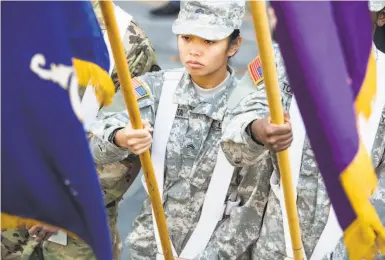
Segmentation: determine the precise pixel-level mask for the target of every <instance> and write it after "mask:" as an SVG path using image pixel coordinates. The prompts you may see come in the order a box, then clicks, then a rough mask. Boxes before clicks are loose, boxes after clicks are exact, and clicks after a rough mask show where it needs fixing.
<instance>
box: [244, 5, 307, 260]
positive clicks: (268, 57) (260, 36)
mask: <svg viewBox="0 0 385 260" xmlns="http://www.w3.org/2000/svg"><path fill="white" fill-rule="evenodd" d="M250 9H251V13H252V16H253V22H254V29H255V34H256V37H257V43H258V49H259V52H260V57H261V61H262V70H263V75H264V78H265V86H266V94H267V100H268V103H269V109H270V116H271V121H272V123H273V124H283V123H284V117H283V109H282V104H281V97H280V90H279V87H278V77H277V71H276V67H275V60H274V55H273V45H272V40H271V34H270V28H269V24H268V18H267V12H266V4H265V1H255V0H252V1H250ZM278 165H279V170H280V173H281V178H282V186H283V194H284V198H285V206H286V211H287V217H288V222H289V229H290V237H291V244H292V246H293V255H294V259H295V260H303V259H304V257H303V249H302V242H301V233H300V227H299V221H298V213H297V206H296V199H295V197H294V189H293V181H292V176H291V169H290V161H289V151H288V150H285V151H282V152H279V153H278Z"/></svg>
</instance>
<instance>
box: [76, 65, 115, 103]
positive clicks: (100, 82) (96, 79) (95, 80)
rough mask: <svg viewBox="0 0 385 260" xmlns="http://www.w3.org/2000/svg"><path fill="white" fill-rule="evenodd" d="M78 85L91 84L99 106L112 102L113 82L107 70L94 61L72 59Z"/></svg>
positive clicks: (85, 85)
mask: <svg viewBox="0 0 385 260" xmlns="http://www.w3.org/2000/svg"><path fill="white" fill-rule="evenodd" d="M72 62H73V66H74V68H75V71H76V75H77V78H78V82H79V85H80V86H83V87H87V86H93V87H94V88H95V94H96V97H97V99H98V102H99V104H100V105H101V106H107V105H109V104H111V103H112V99H113V96H114V95H115V87H114V83H113V82H112V79H111V77H110V75H109V74H108V72H106V71H105V70H104V69H102V68H101V67H100V66H98V65H96V64H95V63H92V62H88V61H84V60H79V59H75V58H74V59H72Z"/></svg>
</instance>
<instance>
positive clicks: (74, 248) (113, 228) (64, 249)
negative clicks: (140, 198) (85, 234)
mask: <svg viewBox="0 0 385 260" xmlns="http://www.w3.org/2000/svg"><path fill="white" fill-rule="evenodd" d="M107 214H108V221H109V227H110V234H111V239H112V250H113V259H114V260H118V259H120V256H121V252H122V243H121V241H120V237H119V233H118V228H117V219H118V205H117V203H116V205H115V206H113V207H110V208H107ZM43 255H44V259H47V260H51V259H52V260H64V259H65V260H94V259H96V258H95V256H94V254H93V252H92V250H91V248H90V247H89V246H88V245H87V244H86V243H85V242H83V241H82V240H79V239H73V238H70V237H68V242H67V245H66V246H62V245H59V244H56V243H52V242H44V244H43Z"/></svg>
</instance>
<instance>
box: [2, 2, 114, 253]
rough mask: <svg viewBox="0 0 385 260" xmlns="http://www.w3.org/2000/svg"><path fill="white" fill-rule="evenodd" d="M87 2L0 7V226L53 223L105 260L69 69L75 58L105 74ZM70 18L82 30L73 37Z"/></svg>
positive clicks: (102, 227)
mask: <svg viewBox="0 0 385 260" xmlns="http://www.w3.org/2000/svg"><path fill="white" fill-rule="evenodd" d="M87 5H89V6H90V5H91V4H90V3H89V2H88V1H83V2H79V1H78V2H66V1H40V2H33V1H31V2H30V1H24V2H18V1H16V2H12V1H9V2H4V3H2V8H1V16H2V28H1V29H2V45H1V51H2V66H1V74H2V102H1V106H2V107H1V108H2V109H1V110H2V111H1V115H2V118H1V120H2V126H3V127H2V131H1V138H2V143H1V148H2V181H1V195H2V208H1V210H2V222H1V225H2V229H5V228H12V227H20V226H25V225H31V224H36V223H37V222H43V223H47V224H50V225H54V226H57V227H60V228H62V229H64V230H66V231H69V232H70V233H72V234H75V235H77V236H79V237H80V238H82V239H83V240H84V241H85V242H87V243H88V244H89V245H90V246H91V247H92V249H93V250H94V253H95V255H96V257H97V259H102V260H105V259H106V260H108V259H112V250H111V241H110V235H109V230H108V225H107V216H106V213H105V208H104V203H103V198H102V193H101V188H100V185H99V180H98V176H97V173H96V170H95V167H94V163H93V160H92V157H91V153H90V151H89V148H88V142H87V139H86V134H85V132H84V128H83V125H82V122H81V120H80V114H81V113H80V112H79V108H80V100H79V95H78V83H77V77H76V71H75V69H74V67H76V66H74V64H75V63H76V62H74V59H79V60H82V61H83V62H85V63H87V64H88V65H89V64H91V63H92V64H94V65H95V66H94V67H93V65H91V68H93V69H95V68H96V69H95V70H96V73H99V72H100V71H106V70H107V72H106V73H107V75H108V69H109V60H108V52H107V48H106V46H105V45H103V44H102V42H101V41H103V38H101V41H99V42H98V43H97V44H99V45H98V46H96V47H95V45H94V43H96V42H97V39H98V37H99V36H98V35H100V36H101V33H100V32H99V33H98V29H97V28H98V27H96V26H97V25H95V24H92V23H93V22H92V20H95V21H96V19H94V18H92V15H93V12H92V7H91V8H88V7H87ZM76 10H78V11H79V10H82V12H84V13H82V15H84V17H83V18H84V19H81V17H80V16H78V17H77V19H74V20H71V21H70V20H69V19H71V17H72V16H71V15H73V13H72V14H69V12H75V13H76V12H77V11H76ZM88 10H91V12H92V13H88ZM86 11H87V12H86ZM87 15H88V16H87ZM87 17H88V18H89V19H88V20H87V19H86V18H87ZM75 21H76V23H79V24H78V26H79V28H81V29H82V30H80V29H79V30H78V31H77V32H76V33H75V31H74V30H73V27H72V26H74V23H75ZM71 24H72V25H71ZM86 25H89V26H88V27H89V28H93V30H92V33H94V34H93V36H94V38H93V39H92V40H91V39H89V41H83V40H84V39H86V38H87V37H83V36H84V35H83V36H82V34H81V31H86V30H88V29H87V28H88V27H87V26H86ZM99 30H100V29H99ZM88 33H90V32H88ZM89 35H91V34H89ZM87 46H88V47H87ZM83 51H84V53H83ZM98 55H101V57H98ZM106 57H107V58H106ZM95 70H94V71H92V72H95ZM89 75H92V74H89ZM102 77H104V76H102ZM112 89H113V88H112ZM112 91H113V90H112Z"/></svg>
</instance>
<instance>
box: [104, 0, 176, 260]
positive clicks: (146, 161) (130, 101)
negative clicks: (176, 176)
mask: <svg viewBox="0 0 385 260" xmlns="http://www.w3.org/2000/svg"><path fill="white" fill-rule="evenodd" d="M100 8H101V11H102V14H103V20H104V22H105V25H106V29H107V33H108V39H109V41H110V44H111V49H112V53H113V56H114V60H115V66H116V71H117V73H118V78H119V81H120V85H121V87H122V93H123V97H124V101H125V103H126V107H127V111H128V113H129V116H130V121H131V124H132V127H133V128H134V129H141V128H143V125H142V121H141V118H140V112H139V107H138V103H137V101H136V97H135V93H134V88H133V87H132V82H131V76H130V72H129V70H128V65H127V62H126V56H125V54H124V49H123V45H122V41H121V39H120V34H119V29H118V25H117V22H116V17H115V13H114V7H113V4H112V2H111V0H109V1H100ZM139 158H140V162H141V163H142V169H143V173H144V177H145V179H146V185H147V190H148V194H149V196H150V200H151V204H152V208H153V211H154V214H155V220H156V225H157V227H158V230H159V236H160V240H161V243H162V249H163V254H164V258H165V259H166V260H173V259H174V257H173V255H172V250H171V243H170V239H169V234H168V231H167V224H166V217H165V215H164V211H163V206H162V201H161V199H160V195H159V190H158V184H157V182H156V179H155V174H154V168H153V166H152V162H151V156H150V152H149V151H148V150H147V151H146V152H144V153H143V154H141V155H140V156H139Z"/></svg>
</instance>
